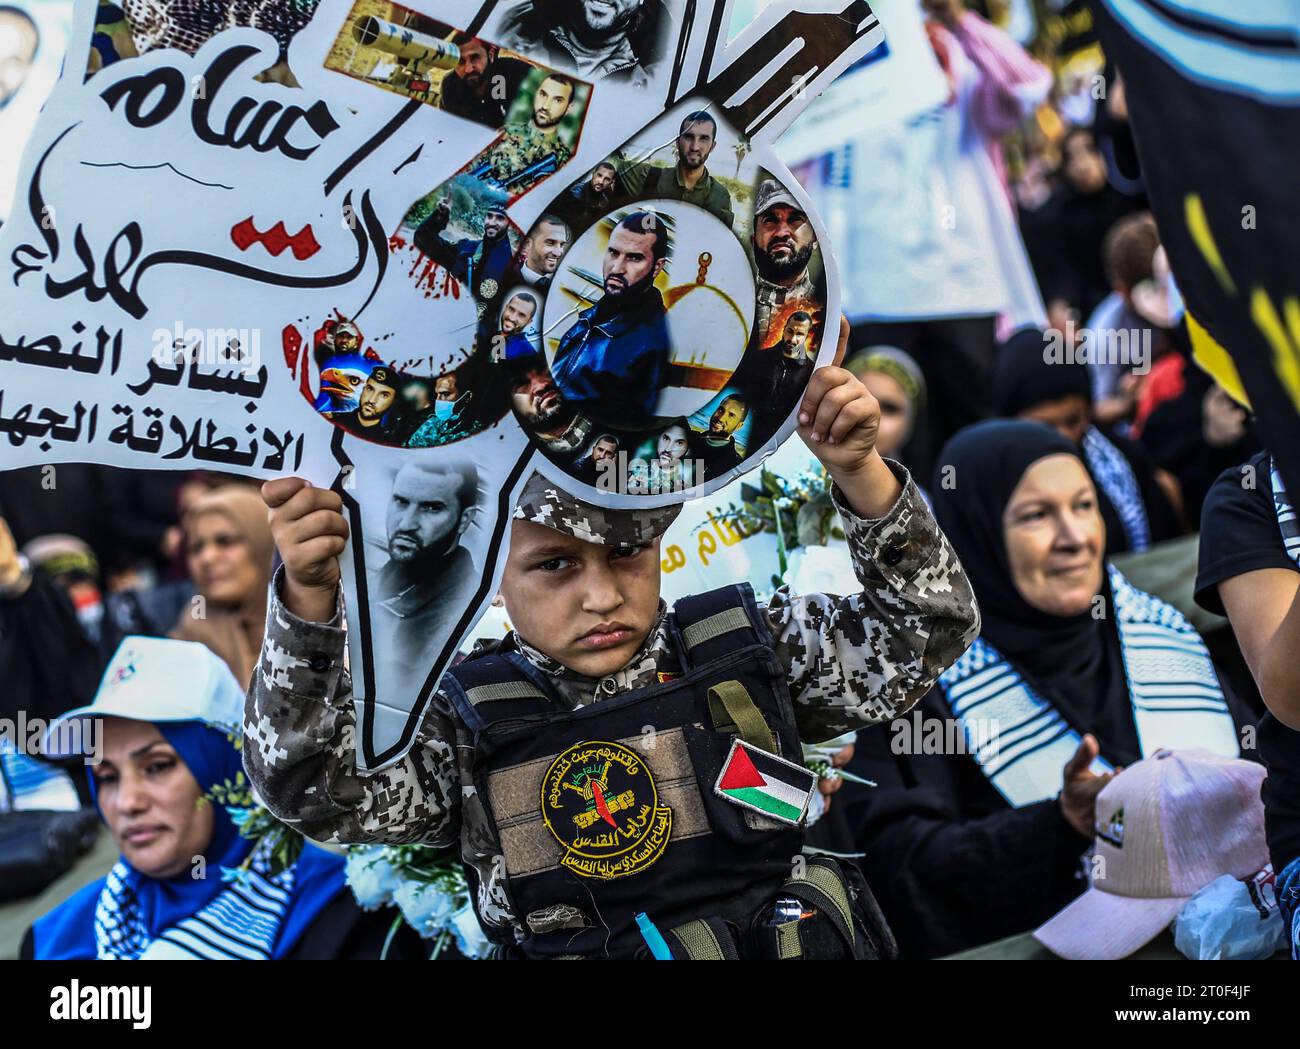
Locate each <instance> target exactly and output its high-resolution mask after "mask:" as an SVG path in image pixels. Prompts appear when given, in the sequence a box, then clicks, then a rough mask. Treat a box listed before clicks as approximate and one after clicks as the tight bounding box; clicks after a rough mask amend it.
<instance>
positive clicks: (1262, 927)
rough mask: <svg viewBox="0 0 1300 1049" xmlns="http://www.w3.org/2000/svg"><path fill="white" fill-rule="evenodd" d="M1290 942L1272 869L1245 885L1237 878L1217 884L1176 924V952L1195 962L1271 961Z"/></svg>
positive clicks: (1202, 893) (1208, 887) (1197, 897)
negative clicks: (1279, 904)
mask: <svg viewBox="0 0 1300 1049" xmlns="http://www.w3.org/2000/svg"><path fill="white" fill-rule="evenodd" d="M1286 938H1287V937H1286V927H1285V926H1284V925H1283V922H1282V915H1281V913H1280V912H1279V911H1278V906H1277V896H1276V894H1275V892H1274V886H1273V868H1272V867H1271V866H1269V867H1265V868H1264V869H1263V870H1261V871H1259V872H1258V873H1256V874H1254V875H1252V876H1251V877H1249V878H1247V879H1246V880H1245V881H1242V880H1240V879H1238V878H1234V877H1233V876H1232V875H1231V874H1225V875H1223V876H1222V877H1220V878H1215V879H1214V881H1212V882H1210V883H1209V884H1208V885H1206V886H1205V887H1204V888H1203V889H1201V891H1200V892H1198V893H1197V894H1196V895H1195V896H1193V897H1192V898H1191V899H1190V900H1188V901H1187V903H1186V904H1185V905H1184V907H1183V909H1182V910H1181V911H1180V912H1179V914H1178V918H1177V919H1176V921H1175V923H1174V946H1175V947H1177V948H1178V949H1179V950H1180V951H1181V952H1182V953H1183V954H1184V955H1186V956H1187V957H1188V958H1191V959H1192V960H1193V961H1231V960H1242V959H1248V960H1254V959H1259V958H1268V957H1269V956H1271V955H1272V954H1274V953H1275V952H1277V951H1279V950H1281V949H1282V948H1283V947H1285V946H1286Z"/></svg>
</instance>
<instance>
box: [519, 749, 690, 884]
mask: <svg viewBox="0 0 1300 1049" xmlns="http://www.w3.org/2000/svg"><path fill="white" fill-rule="evenodd" d="M542 819H543V821H545V823H546V827H547V829H548V830H549V831H550V832H551V833H552V834H554V835H555V838H556V840H557V841H558V842H559V843H560V844H561V845H563V846H564V858H563V859H561V860H560V863H561V865H562V866H565V867H567V868H568V869H569V870H571V871H573V872H574V873H575V874H578V875H580V876H582V877H584V878H602V879H606V880H608V879H611V878H624V877H626V876H627V875H629V874H636V873H637V872H639V871H643V870H645V869H646V868H647V867H649V866H650V864H652V863H654V861H655V860H657V859H658V858H659V857H660V856H661V855H662V854H663V851H664V847H665V846H666V845H667V844H668V836H669V835H670V834H671V833H672V829H673V810H672V809H671V808H669V807H668V806H667V805H660V804H659V791H658V788H656V787H655V781H654V776H653V774H652V773H651V772H650V766H649V765H647V764H646V763H645V760H644V759H643V758H642V757H641V755H640V754H638V753H637V752H636V751H635V750H633V749H632V748H631V747H625V746H623V744H621V743H608V742H604V741H600V740H595V741H590V742H586V743H578V744H576V745H575V746H572V747H570V748H569V749H568V750H566V751H565V752H564V753H562V754H560V755H559V756H558V757H557V758H556V759H555V760H554V761H553V762H551V766H550V768H548V769H547V770H546V775H545V776H543V777H542Z"/></svg>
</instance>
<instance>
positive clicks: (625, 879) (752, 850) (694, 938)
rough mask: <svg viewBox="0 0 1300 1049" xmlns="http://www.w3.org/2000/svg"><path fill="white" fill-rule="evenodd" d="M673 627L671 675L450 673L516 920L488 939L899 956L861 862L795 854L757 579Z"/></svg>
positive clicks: (783, 724)
mask: <svg viewBox="0 0 1300 1049" xmlns="http://www.w3.org/2000/svg"><path fill="white" fill-rule="evenodd" d="M668 625H669V632H670V636H671V637H672V639H673V642H674V645H675V647H676V649H677V651H678V655H679V657H680V664H681V667H682V673H681V675H680V676H676V677H673V678H672V679H671V680H665V681H661V682H659V683H657V684H655V685H651V686H648V687H645V688H639V689H633V690H630V691H628V692H624V693H621V694H619V695H617V696H612V697H610V698H608V699H603V700H601V701H599V702H596V703H592V704H590V705H587V706H583V707H579V708H577V709H573V708H570V707H568V706H567V705H566V704H565V703H564V702H563V701H562V700H561V699H560V697H559V696H558V695H557V694H556V692H555V688H554V685H553V683H552V682H551V681H550V680H549V678H548V677H547V675H546V674H545V673H544V672H543V671H541V670H540V669H538V668H537V667H536V666H534V665H533V664H532V663H530V662H529V661H528V660H527V659H526V658H525V657H524V656H522V655H521V654H520V653H518V652H506V653H504V654H498V655H490V656H483V657H480V658H478V659H472V660H468V661H466V662H464V663H461V664H460V665H458V666H456V667H455V668H453V669H452V670H451V671H449V672H448V674H447V675H446V676H445V677H444V679H443V688H444V690H445V692H446V694H447V696H448V697H449V699H450V701H451V703H452V705H453V707H454V709H455V710H456V712H457V714H458V715H459V716H460V718H462V719H463V721H464V722H465V724H466V726H467V727H468V728H469V729H470V730H471V732H472V734H473V747H474V755H473V760H472V769H473V785H474V789H475V790H476V791H477V792H478V795H479V798H480V799H481V801H482V803H483V805H484V807H485V809H486V811H487V814H488V821H489V824H490V826H491V827H492V829H493V833H494V834H495V835H496V839H497V840H496V843H495V844H496V846H497V848H498V851H499V854H500V855H501V856H502V857H503V858H504V864H505V870H504V877H503V878H502V885H503V889H504V891H505V893H506V895H507V897H508V899H509V902H510V905H511V910H512V911H513V912H514V914H515V915H516V916H517V917H518V919H519V921H520V922H521V923H522V924H523V926H524V928H525V936H524V938H523V940H522V941H520V942H516V940H515V939H514V938H513V937H509V938H508V939H507V937H504V936H503V937H501V938H499V939H498V940H497V941H496V942H497V948H498V949H497V955H498V956H499V957H507V958H509V957H526V958H603V957H611V958H635V957H651V956H654V955H658V956H660V957H663V956H665V955H667V954H668V953H671V955H672V956H673V957H678V958H718V959H735V958H739V957H773V958H777V957H792V958H793V957H844V958H849V957H860V958H870V957H892V956H893V954H894V944H893V938H892V936H891V935H890V933H889V931H888V927H887V926H886V925H885V924H884V920H883V918H882V917H881V916H880V912H879V910H878V908H877V907H876V904H875V901H874V899H872V898H871V894H870V891H869V890H868V889H867V887H866V883H865V882H864V881H863V880H862V878H861V875H860V874H859V873H858V872H857V869H856V868H855V867H851V865H848V866H845V867H841V866H840V865H839V864H837V863H836V862H835V861H834V860H833V859H830V858H829V857H820V856H804V855H802V852H801V850H802V847H803V821H804V816H805V815H806V808H807V802H808V799H809V797H810V796H811V794H810V792H811V791H813V790H815V789H816V776H815V775H814V774H813V773H811V772H809V771H808V770H807V769H805V768H804V767H803V765H802V763H801V748H800V743H799V736H798V732H797V730H796V726H795V719H794V709H793V706H792V704H791V701H790V693H789V689H788V688H787V686H786V678H785V671H784V670H783V668H782V667H781V666H780V665H779V664H778V663H777V661H776V658H775V656H774V654H773V650H772V647H773V643H772V638H771V635H770V634H769V632H768V630H767V626H766V623H765V621H764V619H763V617H762V616H761V615H760V613H759V611H758V606H757V604H756V602H755V599H754V594H753V591H752V590H751V588H750V587H749V586H748V585H747V584H741V585H738V586H730V587H725V588H723V589H720V590H715V591H711V592H709V593H706V594H699V595H695V596H693V597H689V598H686V599H683V600H681V601H678V602H677V604H676V606H675V607H674V609H673V611H672V612H671V613H670V615H669V623H668ZM467 872H468V876H469V878H470V882H471V885H472V886H473V887H474V888H475V890H477V873H476V871H474V870H473V868H468V867H467ZM474 896H475V898H476V897H477V892H475V893H474ZM778 901H782V902H781V904H780V905H779V906H778ZM476 905H477V902H476ZM638 915H644V916H645V917H643V918H642V919H641V922H640V923H639V922H638ZM647 922H648V923H649V925H652V926H653V928H647V924H646V923H647ZM485 928H488V927H487V926H485ZM651 943H653V944H654V945H655V946H654V947H652V946H650V944H651Z"/></svg>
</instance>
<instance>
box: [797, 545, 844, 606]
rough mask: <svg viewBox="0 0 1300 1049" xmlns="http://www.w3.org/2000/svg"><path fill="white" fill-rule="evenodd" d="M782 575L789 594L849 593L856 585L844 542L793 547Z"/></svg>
mask: <svg viewBox="0 0 1300 1049" xmlns="http://www.w3.org/2000/svg"><path fill="white" fill-rule="evenodd" d="M783 578H784V581H785V583H786V584H787V585H788V586H789V587H790V592H791V593H793V594H844V593H852V592H853V590H854V589H855V588H856V587H857V585H858V583H857V577H856V576H855V575H854V574H853V562H852V560H851V559H850V558H849V552H848V546H847V544H846V545H843V546H841V545H838V544H837V545H836V546H801V547H798V548H796V549H795V550H793V551H792V552H791V553H790V556H789V558H788V559H787V561H786V570H785V576H784V577H783Z"/></svg>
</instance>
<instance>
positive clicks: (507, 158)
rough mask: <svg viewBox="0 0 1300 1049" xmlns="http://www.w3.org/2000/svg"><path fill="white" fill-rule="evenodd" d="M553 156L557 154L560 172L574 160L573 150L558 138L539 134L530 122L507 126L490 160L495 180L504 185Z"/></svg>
mask: <svg viewBox="0 0 1300 1049" xmlns="http://www.w3.org/2000/svg"><path fill="white" fill-rule="evenodd" d="M552 153H554V154H555V165H556V167H561V168H562V167H564V165H565V164H567V163H568V162H569V158H570V157H571V156H573V150H571V149H570V148H569V147H568V146H566V145H565V144H564V143H563V142H562V141H560V136H559V135H558V134H555V133H554V132H552V131H541V130H539V129H538V128H537V126H536V125H535V124H534V123H533V122H532V121H531V120H529V121H527V122H526V123H521V124H507V125H506V126H505V130H504V132H503V133H502V137H501V141H500V142H498V143H497V144H496V145H495V146H494V147H493V148H492V154H491V157H490V158H489V159H490V161H491V164H492V176H493V178H495V179H497V181H499V182H505V181H506V180H507V179H510V178H513V177H514V176H515V175H517V174H519V172H521V171H523V170H524V169H525V168H526V167H528V166H529V165H530V164H536V163H537V162H538V161H539V160H542V159H544V158H545V157H548V156H550V155H551V154H552ZM516 189H522V187H516Z"/></svg>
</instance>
